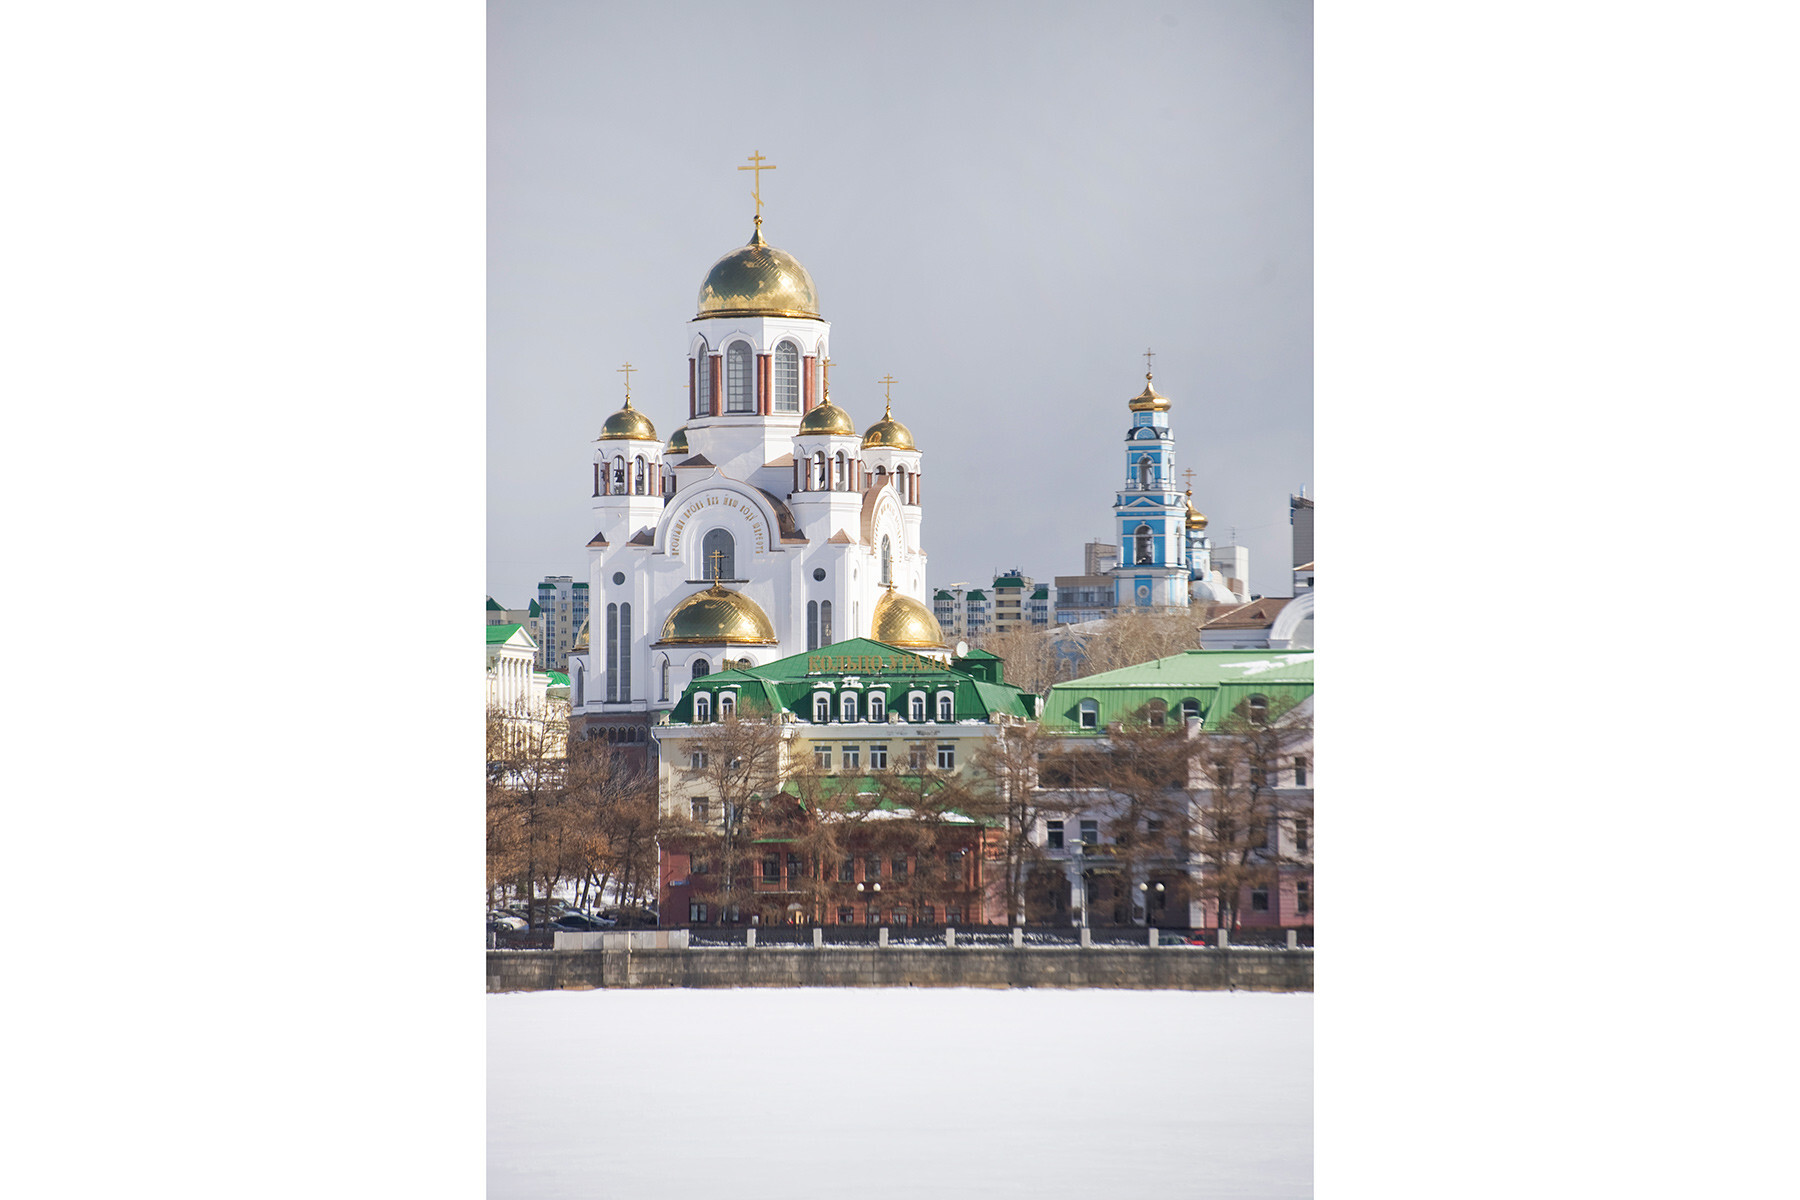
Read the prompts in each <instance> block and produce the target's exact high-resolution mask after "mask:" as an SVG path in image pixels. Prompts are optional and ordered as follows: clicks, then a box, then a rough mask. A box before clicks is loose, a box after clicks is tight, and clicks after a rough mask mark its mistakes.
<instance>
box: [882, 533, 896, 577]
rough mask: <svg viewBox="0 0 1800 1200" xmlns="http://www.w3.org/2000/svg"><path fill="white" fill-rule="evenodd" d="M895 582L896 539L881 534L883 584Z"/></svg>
mask: <svg viewBox="0 0 1800 1200" xmlns="http://www.w3.org/2000/svg"><path fill="white" fill-rule="evenodd" d="M892 582H894V541H893V539H892V538H890V537H888V535H887V534H885V533H884V534H882V535H881V586H882V587H886V586H887V585H888V584H890V583H892Z"/></svg>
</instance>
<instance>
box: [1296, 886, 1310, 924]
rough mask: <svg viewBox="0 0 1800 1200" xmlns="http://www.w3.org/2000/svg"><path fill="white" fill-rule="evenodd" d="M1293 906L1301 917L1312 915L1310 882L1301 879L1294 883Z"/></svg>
mask: <svg viewBox="0 0 1800 1200" xmlns="http://www.w3.org/2000/svg"><path fill="white" fill-rule="evenodd" d="M1294 902H1295V903H1294V908H1295V909H1296V910H1297V911H1298V912H1299V914H1300V915H1301V916H1303V917H1310V916H1312V883H1311V882H1310V881H1308V880H1305V879H1302V880H1301V881H1300V882H1299V883H1296V884H1295V885H1294Z"/></svg>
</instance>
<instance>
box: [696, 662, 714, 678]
mask: <svg viewBox="0 0 1800 1200" xmlns="http://www.w3.org/2000/svg"><path fill="white" fill-rule="evenodd" d="M711 673H712V668H711V667H709V666H707V665H706V660H705V659H704V658H696V659H695V660H694V678H695V679H699V678H701V677H702V676H705V675H710V674H711Z"/></svg>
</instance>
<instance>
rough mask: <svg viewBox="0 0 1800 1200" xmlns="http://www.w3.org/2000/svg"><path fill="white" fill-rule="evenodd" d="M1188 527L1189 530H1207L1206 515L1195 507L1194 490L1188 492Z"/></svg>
mask: <svg viewBox="0 0 1800 1200" xmlns="http://www.w3.org/2000/svg"><path fill="white" fill-rule="evenodd" d="M1187 510H1188V514H1187V527H1188V528H1189V529H1205V528H1206V514H1205V513H1203V512H1201V511H1199V510H1198V509H1196V508H1195V507H1194V489H1193V488H1189V489H1188V490H1187Z"/></svg>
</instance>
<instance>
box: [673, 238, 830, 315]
mask: <svg viewBox="0 0 1800 1200" xmlns="http://www.w3.org/2000/svg"><path fill="white" fill-rule="evenodd" d="M699 309H700V311H699V313H698V317H812V318H814V319H815V320H817V319H818V318H819V294H818V292H816V291H814V290H813V281H812V276H811V275H809V274H807V271H806V268H805V267H803V266H801V265H800V260H799V259H797V258H795V257H794V256H793V255H791V254H789V253H788V252H787V251H786V250H777V249H776V248H775V247H773V246H771V245H769V244H768V243H767V242H765V241H763V235H762V218H761V217H758V218H757V221H756V233H755V234H754V235H753V236H752V237H751V238H750V244H749V245H747V246H740V247H738V248H737V249H736V250H733V251H732V252H731V253H730V254H727V255H726V256H725V257H724V258H721V259H720V260H719V261H718V262H716V263H714V264H713V267H712V270H710V271H708V272H707V273H706V282H705V283H703V284H701V285H700V304H699ZM696 319H697V318H696Z"/></svg>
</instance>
